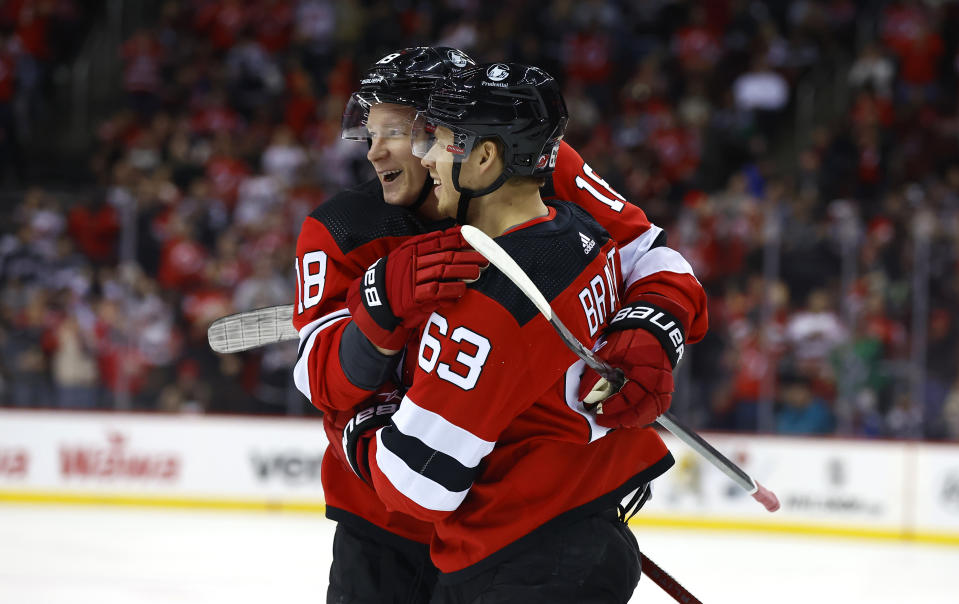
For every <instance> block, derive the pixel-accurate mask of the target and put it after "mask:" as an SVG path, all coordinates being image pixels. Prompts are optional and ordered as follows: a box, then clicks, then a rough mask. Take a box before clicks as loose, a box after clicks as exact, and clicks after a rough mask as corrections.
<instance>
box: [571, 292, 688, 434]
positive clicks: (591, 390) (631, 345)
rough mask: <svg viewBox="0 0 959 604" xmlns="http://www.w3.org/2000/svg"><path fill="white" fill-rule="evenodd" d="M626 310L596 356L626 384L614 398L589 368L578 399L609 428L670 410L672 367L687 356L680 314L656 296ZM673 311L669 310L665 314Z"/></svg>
mask: <svg viewBox="0 0 959 604" xmlns="http://www.w3.org/2000/svg"><path fill="white" fill-rule="evenodd" d="M656 298H657V300H656V303H655V304H654V303H649V302H645V301H642V300H641V301H638V302H634V303H631V304H628V305H626V306H624V307H623V308H622V309H621V310H620V311H619V312H617V313H616V315H614V316H613V318H612V319H611V320H610V322H609V326H608V327H607V329H606V343H605V345H604V347H603V348H601V349H600V350H598V351H597V353H596V354H597V356H599V357H600V358H602V359H603V360H605V361H606V362H607V363H609V364H610V365H612V366H613V367H619V368H620V369H622V371H623V373H624V374H625V376H626V383H625V384H623V387H622V388H621V389H620V390H619V392H616V393H612V394H610V392H609V391H610V388H609V384H608V383H607V382H606V380H605V379H603V378H602V377H600V375H599V374H598V373H596V372H595V371H594V370H592V369H589V368H587V369H586V371H585V372H584V373H583V377H582V380H581V381H580V389H579V400H581V401H583V402H584V403H586V405H587V406H588V407H590V408H592V409H593V410H594V411H595V413H596V423H598V424H599V425H601V426H604V427H606V428H635V427H640V426H645V425H648V424H651V423H653V422H654V421H655V420H656V418H657V417H659V416H660V415H662V414H663V413H665V412H666V411H667V410H668V409H669V405H670V403H671V402H672V397H673V386H674V384H673V368H674V367H675V366H676V364H677V363H679V360H680V359H681V358H682V356H683V350H684V346H685V341H686V338H685V335H684V334H685V329H684V328H683V325H682V323H681V322H680V321H679V319H677V318H676V316H675V315H674V314H673V313H672V312H670V310H674V311H680V310H681V309H680V308H679V307H678V306H676V305H674V304H673V303H671V302H670V301H668V300H666V299H663V298H661V297H659V296H657V297H656ZM666 307H669V308H670V310H667V308H666Z"/></svg>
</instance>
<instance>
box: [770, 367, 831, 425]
mask: <svg viewBox="0 0 959 604" xmlns="http://www.w3.org/2000/svg"><path fill="white" fill-rule="evenodd" d="M779 392H780V408H779V410H778V411H777V412H776V432H778V433H779V434H790V435H823V434H830V433H831V432H832V431H833V430H834V429H835V418H833V414H832V410H831V409H830V408H829V405H828V404H827V403H826V401H824V400H823V399H822V398H820V397H818V396H816V395H815V394H814V393H813V391H812V388H811V387H810V385H809V383H808V382H807V381H806V380H805V379H804V378H803V377H802V376H801V375H796V374H792V373H784V374H781V375H780V376H779Z"/></svg>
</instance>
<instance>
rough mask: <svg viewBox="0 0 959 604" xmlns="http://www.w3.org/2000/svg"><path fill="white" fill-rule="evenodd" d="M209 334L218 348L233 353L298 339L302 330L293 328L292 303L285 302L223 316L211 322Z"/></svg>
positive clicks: (209, 339)
mask: <svg viewBox="0 0 959 604" xmlns="http://www.w3.org/2000/svg"><path fill="white" fill-rule="evenodd" d="M206 337H207V341H209V343H210V348H212V349H213V350H215V351H216V352H222V353H231V352H241V351H243V350H249V349H251V348H256V347H258V346H263V345H266V344H273V343H274V342H282V341H285V340H295V339H297V338H298V337H299V334H297V332H296V329H294V328H293V305H292V304H284V305H281V306H268V307H266V308H258V309H256V310H248V311H246V312H239V313H236V314H232V315H227V316H225V317H221V318H219V319H217V320H216V321H214V322H213V323H210V327H209V328H208V329H207V331H206Z"/></svg>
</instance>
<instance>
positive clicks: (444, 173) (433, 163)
mask: <svg viewBox="0 0 959 604" xmlns="http://www.w3.org/2000/svg"><path fill="white" fill-rule="evenodd" d="M435 136H436V140H435V141H434V142H433V146H432V147H430V150H429V152H427V154H426V155H424V156H423V166H425V167H426V169H427V170H429V176H430V178H432V179H433V194H434V195H436V200H437V206H438V209H439V211H440V214H442V215H443V216H448V217H450V218H455V217H456V206H457V204H458V203H459V198H460V196H459V193H458V192H457V191H456V188H455V187H454V186H453V154H452V153H450V152H449V151H448V150H447V149H448V147H450V146H452V143H453V133H452V132H451V131H450V129H449V128H446V127H444V126H437V128H436V132H435ZM469 170H470V168H469V160H467V161H465V162H463V164H462V166H460V175H459V182H460V186H464V187H465V186H468V184H467V183H468V182H469V176H468V173H469Z"/></svg>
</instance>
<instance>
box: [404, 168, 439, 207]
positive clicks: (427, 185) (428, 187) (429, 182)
mask: <svg viewBox="0 0 959 604" xmlns="http://www.w3.org/2000/svg"><path fill="white" fill-rule="evenodd" d="M432 190H433V179H432V178H430V175H429V172H427V173H426V178H425V179H424V180H423V188H422V189H420V193H419V195H417V197H416V201H414V202H413V203H411V204H410V205H408V206H407V207H408V208H409V209H410V210H412V211H414V212H415V211H416V210H417V209H418V208H419V207H420V206H421V205H423V202H425V201H426V198H427V197H429V196H430V191H432Z"/></svg>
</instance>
